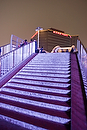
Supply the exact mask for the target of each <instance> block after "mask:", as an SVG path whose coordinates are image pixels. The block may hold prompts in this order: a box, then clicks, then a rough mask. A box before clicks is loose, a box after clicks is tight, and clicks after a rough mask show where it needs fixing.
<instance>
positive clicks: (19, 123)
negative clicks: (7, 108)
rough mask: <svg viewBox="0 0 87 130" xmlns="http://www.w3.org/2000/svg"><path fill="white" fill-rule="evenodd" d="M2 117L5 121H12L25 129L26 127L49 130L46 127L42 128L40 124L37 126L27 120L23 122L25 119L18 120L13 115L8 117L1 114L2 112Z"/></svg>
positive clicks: (34, 129) (32, 129)
mask: <svg viewBox="0 0 87 130" xmlns="http://www.w3.org/2000/svg"><path fill="white" fill-rule="evenodd" d="M0 119H3V120H5V121H7V122H8V123H9V122H10V123H12V124H14V125H18V126H21V127H23V128H24V129H25V128H26V129H29V130H47V129H45V128H41V127H39V126H35V125H32V124H29V123H26V122H23V121H19V120H16V119H13V118H11V117H7V116H4V115H1V114H0Z"/></svg>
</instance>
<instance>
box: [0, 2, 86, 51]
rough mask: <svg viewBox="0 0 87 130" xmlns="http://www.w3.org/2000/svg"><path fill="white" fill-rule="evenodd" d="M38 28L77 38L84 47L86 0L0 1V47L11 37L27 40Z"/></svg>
mask: <svg viewBox="0 0 87 130" xmlns="http://www.w3.org/2000/svg"><path fill="white" fill-rule="evenodd" d="M38 26H39V27H43V28H44V29H47V28H50V27H52V28H56V29H59V30H62V31H65V33H68V34H70V35H79V38H80V40H81V41H82V43H83V44H84V45H85V47H86V48H87V0H0V45H5V44H7V43H9V42H10V36H11V34H14V35H16V36H18V37H20V38H22V39H27V40H28V41H30V38H31V36H32V35H33V34H34V33H35V29H36V28H37V27H38Z"/></svg>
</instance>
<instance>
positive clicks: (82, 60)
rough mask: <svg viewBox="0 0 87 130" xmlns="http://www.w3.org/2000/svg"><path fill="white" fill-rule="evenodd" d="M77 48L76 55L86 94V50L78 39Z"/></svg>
mask: <svg viewBox="0 0 87 130" xmlns="http://www.w3.org/2000/svg"><path fill="white" fill-rule="evenodd" d="M77 50H78V54H77V57H78V60H79V65H80V69H81V74H82V78H83V83H84V88H85V92H86V96H87V50H86V48H85V47H84V45H83V44H82V42H81V41H80V40H79V39H77Z"/></svg>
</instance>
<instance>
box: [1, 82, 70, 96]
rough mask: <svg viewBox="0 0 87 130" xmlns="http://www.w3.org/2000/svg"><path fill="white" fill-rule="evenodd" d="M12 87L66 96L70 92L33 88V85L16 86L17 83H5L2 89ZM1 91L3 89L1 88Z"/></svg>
mask: <svg viewBox="0 0 87 130" xmlns="http://www.w3.org/2000/svg"><path fill="white" fill-rule="evenodd" d="M9 86H10V87H11V88H12V87H14V88H20V89H21V88H25V89H27V90H28V89H29V90H39V91H43V92H53V93H60V94H68V93H69V92H70V91H71V90H63V89H54V88H49V87H40V86H33V85H25V84H17V83H10V82H8V83H6V84H5V85H4V87H7V88H8V87H9ZM2 90H3V88H2Z"/></svg>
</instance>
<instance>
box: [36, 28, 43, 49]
mask: <svg viewBox="0 0 87 130" xmlns="http://www.w3.org/2000/svg"><path fill="white" fill-rule="evenodd" d="M40 30H43V28H41V27H37V28H36V30H35V31H38V48H39V31H40Z"/></svg>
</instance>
